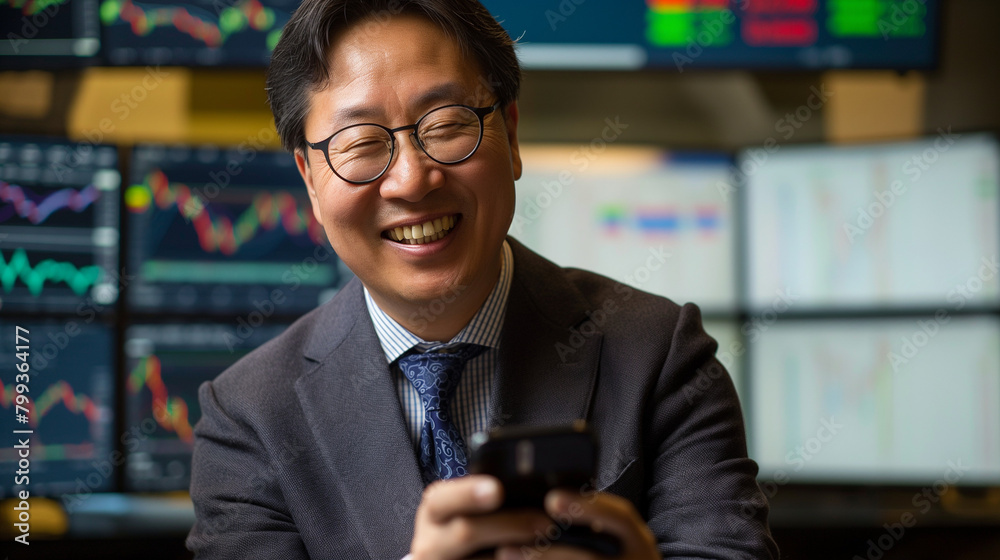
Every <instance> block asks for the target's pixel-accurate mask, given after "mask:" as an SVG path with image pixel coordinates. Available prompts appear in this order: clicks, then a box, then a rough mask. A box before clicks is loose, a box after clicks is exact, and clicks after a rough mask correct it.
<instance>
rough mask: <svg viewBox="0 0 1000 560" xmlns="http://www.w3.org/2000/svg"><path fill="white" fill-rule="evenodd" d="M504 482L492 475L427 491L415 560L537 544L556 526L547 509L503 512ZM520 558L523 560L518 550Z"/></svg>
mask: <svg viewBox="0 0 1000 560" xmlns="http://www.w3.org/2000/svg"><path fill="white" fill-rule="evenodd" d="M502 502H503V489H502V487H501V485H500V482H499V481H498V480H497V479H496V478H494V477H492V476H488V475H469V476H463V477H460V478H453V479H450V480H438V481H435V482H432V483H431V484H429V485H427V488H425V489H424V493H423V497H422V498H421V500H420V505H419V506H417V516H416V520H415V522H414V528H413V542H411V543H410V558H412V560H459V559H464V558H469V557H471V556H472V555H473V554H474V553H475V552H477V551H479V550H482V549H484V548H493V547H500V546H503V545H508V546H510V547H512V549H513V550H515V551H519V550H520V547H521V546H528V547H531V546H533V544H534V542H535V539H536V538H537V537H538V535H536V531H537V532H538V534H544V533H545V530H546V529H547V528H548V527H549V526H550V525H551V524H552V520H551V519H549V518H548V517H547V516H546V515H545V514H544V513H543V512H542V511H538V510H535V511H533V510H530V509H521V510H510V511H500V512H497V511H496V510H497V508H499V507H500V504H501V503H502ZM517 558H520V553H519V552H518V556H517Z"/></svg>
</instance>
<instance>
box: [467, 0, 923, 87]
mask: <svg viewBox="0 0 1000 560" xmlns="http://www.w3.org/2000/svg"><path fill="white" fill-rule="evenodd" d="M484 4H485V5H486V6H487V7H488V8H489V9H490V11H491V12H492V13H493V14H494V15H495V16H496V17H497V19H498V20H500V22H501V23H502V24H503V25H504V27H505V28H506V29H507V31H508V32H509V33H510V35H511V37H514V38H515V39H517V40H518V54H519V56H520V58H521V61H522V63H523V64H524V66H525V67H526V68H555V69H565V68H577V69H639V68H664V69H670V70H673V71H681V72H683V71H686V70H690V69H697V68H752V69H767V68H781V69H825V68H891V69H904V68H929V67H932V66H933V65H934V64H935V63H936V61H937V35H938V21H939V19H940V10H941V3H940V2H939V1H937V0H920V1H916V0H913V1H908V2H903V1H889V0H853V1H844V0H769V1H761V0H750V1H746V0H645V1H643V0H627V1H621V2H581V1H579V0H573V1H569V0H566V1H564V2H551V3H548V4H544V3H543V4H539V3H538V2H532V1H529V0H519V1H511V0H485V1H484Z"/></svg>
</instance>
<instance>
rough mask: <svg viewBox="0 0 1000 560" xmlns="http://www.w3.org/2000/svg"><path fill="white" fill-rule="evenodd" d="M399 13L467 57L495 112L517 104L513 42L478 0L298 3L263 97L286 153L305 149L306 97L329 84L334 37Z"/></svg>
mask: <svg viewBox="0 0 1000 560" xmlns="http://www.w3.org/2000/svg"><path fill="white" fill-rule="evenodd" d="M401 13H408V14H419V15H422V16H425V17H427V18H428V19H430V20H431V21H433V22H434V23H436V24H437V25H438V26H440V27H441V29H442V30H444V31H445V33H447V34H448V35H449V36H451V37H452V38H453V39H454V40H455V41H456V42H457V43H458V46H459V48H461V49H462V52H463V53H464V54H466V55H468V54H471V55H472V57H473V58H474V59H475V60H476V62H478V64H479V71H480V73H481V75H482V79H483V82H482V83H483V86H484V87H485V88H486V89H488V90H489V91H490V92H492V93H493V94H494V95H495V96H496V97H497V101H499V102H500V104H501V107H506V106H507V105H508V104H509V103H511V102H512V101H515V100H516V99H517V95H518V91H519V89H520V86H521V69H520V66H519V65H518V62H517V55H516V54H515V53H514V42H513V41H512V40H511V38H510V35H508V34H507V32H506V31H505V30H504V28H503V27H501V26H500V24H499V23H497V21H496V19H495V18H494V17H493V16H492V15H491V14H490V12H489V11H488V10H487V9H486V8H485V7H483V5H482V4H480V3H479V2H478V0H304V1H303V2H302V4H301V5H300V6H299V8H298V9H297V10H295V13H294V14H292V18H291V20H290V21H289V22H288V24H287V25H286V26H285V28H284V30H283V31H282V35H281V40H279V41H278V44H277V46H276V47H275V49H274V54H273V55H272V56H271V64H270V66H269V67H268V70H267V97H268V101H269V102H270V104H271V112H272V113H273V114H274V125H275V127H277V129H278V135H279V136H280V137H281V143H282V145H283V146H284V147H285V149H286V150H288V151H290V152H291V151H295V150H296V149H305V148H306V143H305V118H306V112H307V111H308V110H309V98H308V94H309V92H310V91H318V90H321V89H322V88H323V87H325V85H326V83H327V81H328V80H329V78H330V75H329V68H328V66H327V64H328V55H329V53H328V51H329V48H330V45H331V43H332V42H333V39H334V36H335V35H336V34H337V33H340V32H343V31H345V30H346V29H348V28H349V27H351V26H352V25H355V24H357V23H360V22H362V21H366V20H375V21H377V22H382V21H386V20H387V19H388V18H390V17H392V16H394V15H398V14H401Z"/></svg>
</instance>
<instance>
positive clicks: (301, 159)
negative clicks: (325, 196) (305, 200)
mask: <svg viewBox="0 0 1000 560" xmlns="http://www.w3.org/2000/svg"><path fill="white" fill-rule="evenodd" d="M295 166H296V167H298V168H299V175H301V176H302V181H303V182H305V184H306V191H308V192H309V202H310V203H311V204H312V211H313V216H315V217H316V221H317V222H319V223H320V224H322V223H323V217H322V213H321V212H320V207H319V196H318V195H317V194H316V186H315V184H314V183H313V177H312V168H310V167H309V160H308V159H307V158H306V155H305V153H304V152H303V150H302V149H301V148H299V149H296V150H295Z"/></svg>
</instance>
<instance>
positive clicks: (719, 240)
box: [510, 145, 736, 312]
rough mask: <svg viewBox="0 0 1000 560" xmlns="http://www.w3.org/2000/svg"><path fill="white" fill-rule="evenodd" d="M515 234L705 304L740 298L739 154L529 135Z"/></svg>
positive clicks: (621, 277) (640, 284) (567, 257)
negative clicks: (730, 188)
mask: <svg viewBox="0 0 1000 560" xmlns="http://www.w3.org/2000/svg"><path fill="white" fill-rule="evenodd" d="M521 159H522V162H523V173H522V176H521V179H520V180H518V181H517V183H516V189H517V206H516V210H515V214H514V218H513V221H512V223H511V227H510V234H511V235H512V236H513V237H514V238H516V239H517V240H519V241H521V242H522V243H524V244H525V245H527V246H528V247H529V248H531V249H533V250H535V251H536V252H538V253H540V254H541V255H542V256H544V257H546V258H548V259H549V260H552V261H554V262H555V263H556V264H558V265H560V266H571V267H577V268H583V269H587V270H591V271H593V272H597V273H600V274H603V275H605V276H608V277H610V278H613V279H615V280H618V281H620V282H623V283H625V284H628V285H630V286H633V287H635V288H638V289H641V290H644V291H647V292H652V293H655V294H658V295H662V296H666V297H668V298H670V299H673V300H675V301H677V302H678V303H685V302H694V303H697V304H699V305H700V306H701V307H702V308H703V309H705V310H706V311H723V312H725V311H732V310H733V309H734V307H735V305H736V287H735V265H734V263H735V255H734V252H733V251H734V249H733V236H734V229H733V206H732V202H733V201H732V198H733V197H725V196H723V194H724V193H723V192H720V190H719V189H718V188H717V183H718V182H720V181H723V182H724V181H728V180H729V176H730V175H729V173H730V167H731V164H730V160H729V158H728V157H724V156H721V155H715V154H683V153H668V152H664V151H661V150H657V149H652V148H641V147H622V146H613V147H603V149H602V150H600V153H597V152H595V151H592V150H591V149H590V146H589V145H588V146H584V147H582V148H581V147H579V146H558V145H522V147H521Z"/></svg>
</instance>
